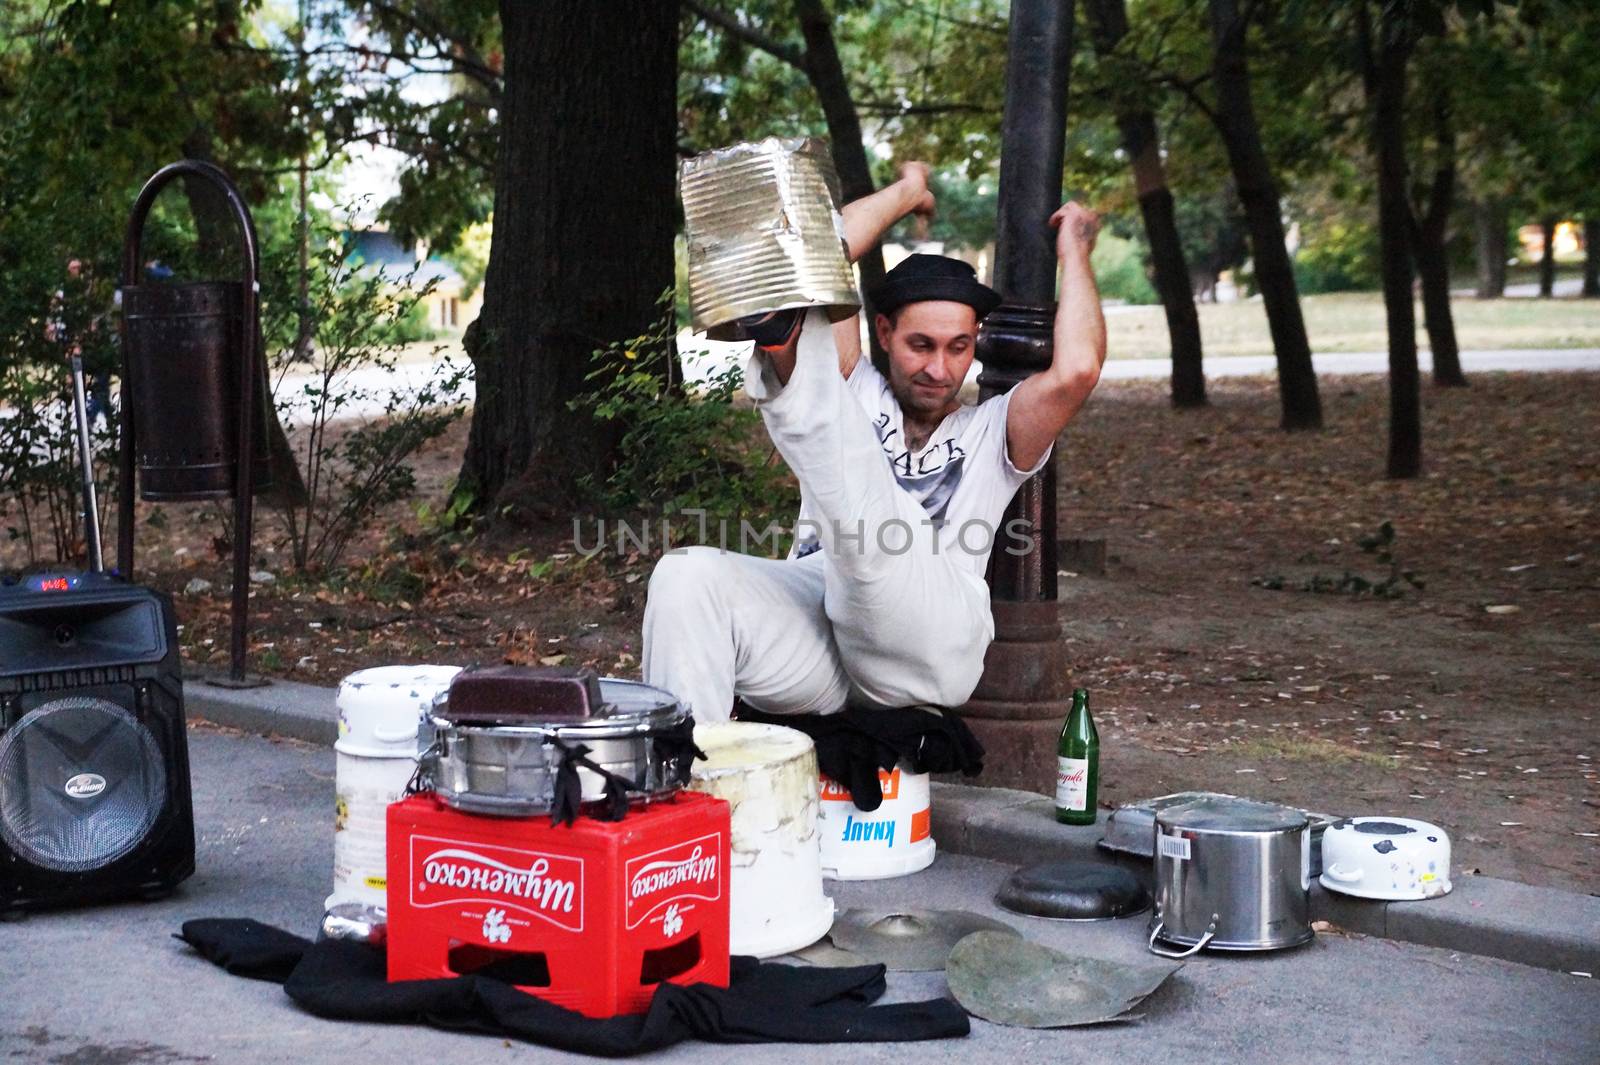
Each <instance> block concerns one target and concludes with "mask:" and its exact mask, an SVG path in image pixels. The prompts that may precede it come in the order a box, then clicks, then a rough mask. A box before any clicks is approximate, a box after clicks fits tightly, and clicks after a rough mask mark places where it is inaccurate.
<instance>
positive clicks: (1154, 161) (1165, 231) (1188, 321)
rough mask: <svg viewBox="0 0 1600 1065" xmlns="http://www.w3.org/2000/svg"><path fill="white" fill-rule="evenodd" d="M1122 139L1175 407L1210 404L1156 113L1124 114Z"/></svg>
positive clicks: (1195, 312)
mask: <svg viewBox="0 0 1600 1065" xmlns="http://www.w3.org/2000/svg"><path fill="white" fill-rule="evenodd" d="M1118 125H1119V126H1120V127H1121V128H1122V141H1123V144H1124V146H1125V147H1126V148H1127V152H1128V157H1129V158H1130V159H1131V160H1132V161H1133V175H1134V185H1135V188H1136V189H1137V191H1138V195H1139V213H1140V214H1141V215H1142V216H1143V218H1144V232H1145V238H1146V239H1147V240H1149V242H1150V265H1151V266H1152V267H1153V269H1154V272H1155V285H1156V292H1157V293H1159V294H1160V296H1161V306H1162V309H1163V310H1164V311H1165V312H1166V316H1167V338H1168V341H1169V342H1170V344H1171V347H1172V405H1173V406H1174V407H1203V406H1205V405H1206V375H1205V368H1204V362H1203V355H1202V349H1201V343H1200V315H1199V312H1197V311H1196V310H1195V306H1194V290H1193V289H1192V288H1190V287H1189V265H1188V263H1186V262H1185V261H1184V256H1183V243H1182V241H1181V240H1180V239H1179V237H1178V217H1177V212H1176V210H1175V208H1174V205H1173V198H1172V190H1171V189H1169V188H1167V181H1166V168H1165V167H1164V166H1163V165H1162V163H1161V148H1160V142H1159V139H1158V137H1157V134H1156V122H1155V116H1154V115H1152V114H1151V113H1150V112H1148V111H1144V112H1140V113H1139V114H1135V115H1128V116H1125V117H1124V118H1122V119H1121V120H1120V121H1119V123H1118ZM1313 387H1314V385H1313Z"/></svg>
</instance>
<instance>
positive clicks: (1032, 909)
mask: <svg viewBox="0 0 1600 1065" xmlns="http://www.w3.org/2000/svg"><path fill="white" fill-rule="evenodd" d="M995 902H996V903H998V904H999V905H1000V906H1001V908H1003V909H1007V910H1010V911H1011V912H1013V913H1021V914H1026V915H1028V916H1029V917H1049V918H1052V919H1054V920H1058V921H1104V920H1109V919H1111V918H1113V917H1131V916H1132V915H1134V914H1136V913H1143V912H1144V911H1145V910H1147V909H1149V908H1150V892H1149V891H1147V890H1146V889H1145V886H1144V883H1143V882H1142V881H1141V880H1140V879H1139V878H1138V877H1137V876H1135V875H1134V874H1133V873H1132V872H1130V871H1128V870H1127V869H1124V868H1122V867H1121V866H1116V865H1106V864H1103V863H1100V862H1070V861H1054V862H1041V863H1039V864H1038V865H1030V866H1026V867H1024V868H1022V869H1018V870H1017V871H1016V872H1015V873H1012V874H1011V878H1010V879H1009V880H1007V881H1006V882H1005V884H1004V885H1002V886H1001V888H1000V891H999V893H998V894H997V895H996V896H995Z"/></svg>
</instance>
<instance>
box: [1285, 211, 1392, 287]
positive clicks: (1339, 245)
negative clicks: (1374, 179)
mask: <svg viewBox="0 0 1600 1065" xmlns="http://www.w3.org/2000/svg"><path fill="white" fill-rule="evenodd" d="M1301 232H1302V236H1303V240H1304V242H1303V243H1302V244H1301V245H1300V250H1299V251H1298V252H1296V253H1295V259H1294V277H1295V283H1296V284H1298V285H1299V287H1300V292H1301V293H1302V294H1303V295H1307V296H1312V295H1316V294H1317V293H1321V292H1362V291H1370V290H1372V289H1375V288H1377V287H1378V281H1379V262H1378V234H1377V233H1376V232H1375V231H1374V230H1373V229H1372V227H1371V226H1364V225H1360V224H1357V223H1352V222H1342V221H1336V222H1332V223H1330V224H1328V225H1327V226H1325V227H1320V228H1317V229H1312V228H1310V227H1307V228H1304V229H1302V231H1301Z"/></svg>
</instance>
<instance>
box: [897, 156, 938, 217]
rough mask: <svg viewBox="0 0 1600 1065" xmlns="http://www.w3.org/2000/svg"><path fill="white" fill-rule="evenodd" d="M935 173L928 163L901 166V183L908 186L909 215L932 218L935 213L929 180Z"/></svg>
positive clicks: (911, 163)
mask: <svg viewBox="0 0 1600 1065" xmlns="http://www.w3.org/2000/svg"><path fill="white" fill-rule="evenodd" d="M932 175H933V171H932V170H931V169H930V168H929V167H928V164H927V163H919V162H915V161H913V162H909V163H901V164H900V181H901V182H902V183H903V184H904V185H905V186H906V191H907V198H908V201H909V203H910V207H909V208H908V209H907V211H906V213H907V214H914V215H921V216H922V217H924V218H931V217H932V216H933V211H934V207H935V204H934V199H933V189H932V188H931V187H930V186H929V179H930V178H931V177H932Z"/></svg>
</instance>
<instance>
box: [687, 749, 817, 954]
mask: <svg viewBox="0 0 1600 1065" xmlns="http://www.w3.org/2000/svg"><path fill="white" fill-rule="evenodd" d="M694 742H695V744H696V745H697V746H698V747H699V748H700V749H701V750H702V751H704V752H705V754H706V758H705V760H704V761H696V762H695V763H694V777H693V779H692V780H691V781H690V782H689V790H690V791H698V792H704V793H705V794H707V795H714V796H716V797H717V798H719V799H723V800H726V801H727V802H728V804H729V805H730V806H731V807H732V811H731V815H732V822H731V848H730V857H729V875H730V878H731V879H730V887H729V890H728V909H729V923H730V935H729V949H730V950H732V952H733V953H734V954H750V955H754V956H755V957H757V958H771V957H775V956H777V955H779V954H787V953H789V952H790V951H793V950H799V949H800V948H802V947H808V946H810V945H811V944H813V943H815V942H816V941H817V940H819V939H821V938H822V937H823V936H824V935H826V934H827V932H828V929H829V928H831V927H832V926H833V900H832V899H830V898H828V896H827V895H825V894H823V891H822V865H821V862H822V859H821V851H820V848H819V845H818V840H817V755H816V749H815V747H814V745H813V744H812V742H811V737H810V736H807V735H806V734H805V733H803V732H798V731H796V730H795V729H792V728H784V727H783V726H781V725H762V724H756V723H755V722H749V721H727V722H722V723H719V724H698V725H696V726H695V730H694Z"/></svg>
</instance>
